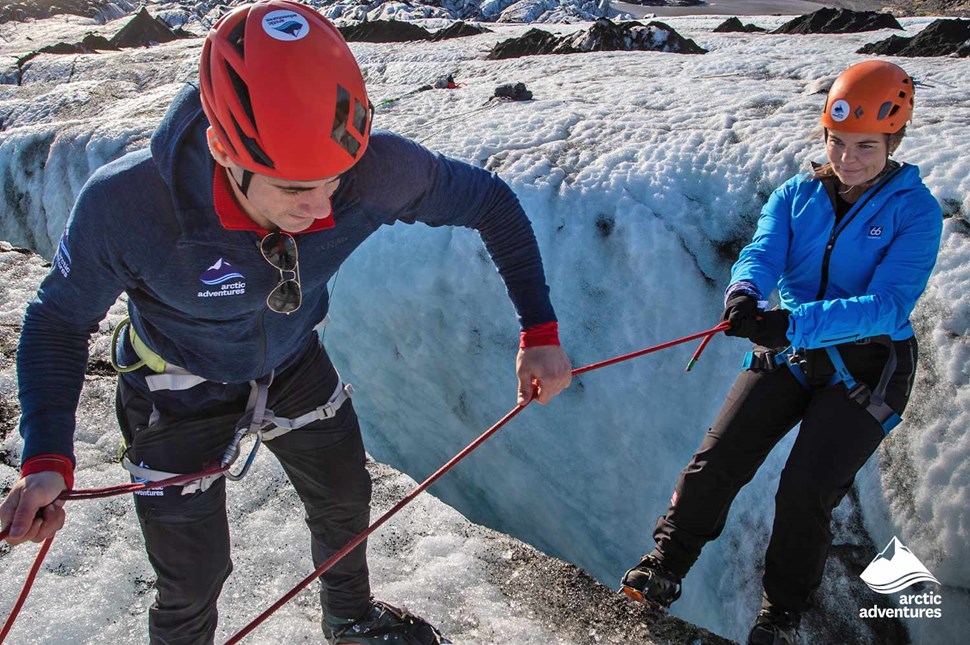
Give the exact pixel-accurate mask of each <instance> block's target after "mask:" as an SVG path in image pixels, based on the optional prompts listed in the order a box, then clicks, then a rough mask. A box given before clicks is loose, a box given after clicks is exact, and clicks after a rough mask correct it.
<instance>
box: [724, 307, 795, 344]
mask: <svg viewBox="0 0 970 645" xmlns="http://www.w3.org/2000/svg"><path fill="white" fill-rule="evenodd" d="M789 314H790V312H788V311H787V310H785V309H772V310H771V311H766V312H764V313H763V314H761V320H759V321H757V322H756V323H755V328H754V331H753V332H752V333H751V334H749V335H748V338H749V339H750V340H751V342H752V343H754V344H755V345H761V346H762V347H769V348H771V349H777V348H779V347H788V346H789V345H790V344H791V341H789V340H788V317H789ZM724 333H728V332H724Z"/></svg>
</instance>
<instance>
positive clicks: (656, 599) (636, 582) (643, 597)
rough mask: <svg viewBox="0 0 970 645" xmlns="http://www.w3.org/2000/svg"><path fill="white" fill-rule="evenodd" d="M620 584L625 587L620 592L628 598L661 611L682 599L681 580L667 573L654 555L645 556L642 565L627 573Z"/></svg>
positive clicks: (641, 561)
mask: <svg viewBox="0 0 970 645" xmlns="http://www.w3.org/2000/svg"><path fill="white" fill-rule="evenodd" d="M620 584H621V585H623V586H622V587H621V588H620V591H622V592H623V593H625V594H626V596H627V598H629V599H631V600H635V601H637V602H639V603H643V604H644V605H646V606H648V607H650V608H652V609H658V610H660V611H666V610H667V609H668V608H669V607H670V604H671V603H672V602H674V601H675V600H677V599H678V598H680V578H678V577H677V576H675V575H674V574H672V573H671V572H669V571H667V569H665V568H664V566H663V565H662V564H660V560H658V559H657V558H656V557H654V556H653V555H645V556H643V559H642V560H640V564H638V565H637V566H635V567H633V568H632V569H630V570H629V571H627V572H626V574H625V575H624V576H623V579H622V580H621V581H620Z"/></svg>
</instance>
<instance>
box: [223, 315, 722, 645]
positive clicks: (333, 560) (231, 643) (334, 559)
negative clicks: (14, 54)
mask: <svg viewBox="0 0 970 645" xmlns="http://www.w3.org/2000/svg"><path fill="white" fill-rule="evenodd" d="M727 328H728V323H727V322H722V323H721V324H719V325H718V326H717V327H714V328H713V329H708V330H707V331H703V332H700V333H697V334H692V335H690V336H685V337H683V338H678V339H677V340H672V341H669V342H666V343H662V344H660V345H654V346H653V347H648V348H646V349H641V350H640V351H637V352H632V353H630V354H624V355H623V356H617V357H616V358H611V359H609V360H606V361H601V362H599V363H593V364H591V365H587V366H585V367H578V368H576V369H574V370H573V371H572V374H573V376H576V375H579V374H584V373H586V372H592V371H593V370H598V369H600V368H603V367H608V366H609V365H615V364H616V363H621V362H623V361H628V360H630V359H633V358H637V357H638V356H643V355H644V354H650V353H653V352H659V351H660V350H662V349H667V348H668V347H673V346H674V345H680V344H682V343H689V342H690V341H692V340H697V339H698V338H705V340H709V339H710V338H711V337H713V336H714V335H716V334H718V333H719V332H722V331H724V330H725V329H727ZM706 345H707V343H706V342H705V343H702V344H701V346H700V347H699V348H698V349H697V351H696V352H694V360H695V362H696V359H697V358H699V357H700V354H701V352H702V351H703V350H704V347H706ZM533 400H534V398H533ZM530 402H531V401H530ZM527 405H529V403H525V404H524V405H517V406H516V407H514V408H512V410H511V411H509V413H508V414H506V415H505V416H504V417H502V419H501V420H500V421H499V422H498V423H496V424H495V425H493V426H492V427H491V428H489V429H488V430H486V431H485V432H483V433H482V434H481V435H480V436H479V437H478V438H477V439H475V440H474V441H472V442H471V443H470V444H468V445H467V446H466V447H465V449H464V450H462V451H461V452H459V453H458V454H457V455H455V456H454V457H452V459H451V460H450V461H449V462H448V463H446V464H445V465H444V466H442V467H441V468H439V469H438V470H436V471H435V472H434V474H433V475H431V476H430V477H428V478H427V479H426V480H424V481H423V482H421V484H419V485H418V487H417V488H415V489H414V490H413V491H411V492H410V493H408V494H407V496H406V497H404V499H402V500H401V501H400V502H398V503H397V504H395V506H394V508H392V509H391V510H389V511H387V512H386V513H384V514H383V515H381V517H380V518H379V519H378V520H377V521H376V522H374V523H373V524H371V525H370V526H369V527H367V529H366V530H364V532H363V533H361V534H360V535H358V536H357V537H355V538H354V539H353V540H351V541H350V542H348V543H347V544H346V545H345V546H344V547H343V548H342V549H340V550H339V551H337V552H336V553H334V554H333V555H332V556H330V558H329V559H328V560H327V561H326V562H324V563H323V564H321V565H320V566H319V567H317V568H316V569H314V571H313V572H312V573H311V574H310V575H308V576H307V577H306V578H304V579H303V580H301V581H300V583H299V584H298V585H296V586H295V587H293V589H291V590H290V591H289V592H288V593H287V594H286V595H284V596H283V597H282V598H280V599H279V600H277V601H276V602H275V603H273V605H272V606H271V607H270V608H269V609H267V610H266V611H264V612H263V613H261V614H260V615H259V616H257V617H256V618H255V619H253V620H252V622H250V623H249V624H248V625H246V626H245V627H243V628H242V629H241V630H240V631H239V632H237V633H236V634H235V635H233V636H232V638H230V639H229V640H227V641H226V642H225V645H235V644H236V643H238V642H239V641H241V640H242V639H243V638H245V637H246V636H247V635H248V634H249V633H250V632H252V631H253V630H254V629H256V627H258V626H259V624H260V623H262V622H263V621H265V620H266V619H267V618H269V617H270V616H271V615H272V614H273V612H275V611H276V610H277V609H279V608H280V607H282V606H283V605H285V604H286V603H288V602H289V601H290V600H292V599H293V597H294V596H296V594H298V593H300V592H301V591H302V590H303V589H305V588H306V587H307V585H309V584H310V583H311V582H313V581H314V580H316V579H317V578H319V577H320V576H322V575H323V574H324V573H326V572H327V571H329V570H330V569H331V568H332V567H333V566H334V565H336V564H337V563H338V562H339V561H340V560H341V559H343V558H344V557H345V556H346V555H347V554H348V553H350V552H351V551H353V550H354V548H355V547H357V546H358V545H360V543H361V542H363V541H364V540H366V539H367V537H368V536H369V535H370V534H371V533H373V532H374V531H376V530H377V529H378V528H379V527H380V526H381V525H382V524H384V522H386V521H387V520H389V519H390V518H391V517H392V516H393V515H394V514H395V513H397V512H398V511H400V510H401V509H402V508H404V507H405V506H407V505H408V504H409V503H410V502H411V501H412V500H413V499H414V498H415V497H417V496H418V494H419V493H421V492H423V491H424V490H425V489H427V488H428V487H429V486H430V485H431V484H433V483H434V482H435V481H436V480H437V479H438V478H439V477H441V476H442V475H444V474H445V473H447V472H448V471H449V470H451V469H452V468H453V467H454V466H455V465H456V464H458V462H460V461H461V460H462V459H464V458H465V457H467V456H468V455H469V453H471V452H472V451H473V450H475V449H476V448H478V446H480V445H481V444H482V443H484V442H485V440H487V439H488V438H489V437H491V436H492V435H493V434H495V433H496V432H498V431H499V429H500V428H501V427H502V426H504V425H505V424H506V423H508V422H509V421H511V420H512V418H513V417H515V415H517V414H518V413H519V412H521V411H522V410H524V409H525V407H526V406H527Z"/></svg>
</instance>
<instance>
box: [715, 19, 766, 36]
mask: <svg viewBox="0 0 970 645" xmlns="http://www.w3.org/2000/svg"><path fill="white" fill-rule="evenodd" d="M755 31H768V30H767V29H765V28H764V27H759V26H757V25H752V24H751V23H748V24H746V25H742V24H741V20H739V19H738V18H736V17H734V18H728V19H727V20H725V21H724V22H722V23H721V24H719V25H718V26H717V27H715V28H714V33H719V34H727V33H734V32H742V33H749V32H755Z"/></svg>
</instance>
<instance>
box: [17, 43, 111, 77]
mask: <svg viewBox="0 0 970 645" xmlns="http://www.w3.org/2000/svg"><path fill="white" fill-rule="evenodd" d="M99 49H112V50H116V51H117V49H118V48H117V47H114V46H113V45H112V44H111V42H110V41H108V39H107V38H105V37H104V36H96V35H95V34H88V35H87V36H85V37H84V39H83V40H82V41H81V42H79V43H57V44H56V45H47V46H46V47H41V48H40V49H36V50H34V51H32V52H30V53H29V54H26V55H25V56H21V57H20V58H19V59H17V70H18V83H17V84H18V85H19V84H20V79H22V78H23V73H24V69H23V68H24V65H25V64H26V63H27V62H28V61H29V60H31V59H32V58H34V57H36V56H39V55H41V54H96V53H98V50H99Z"/></svg>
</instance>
